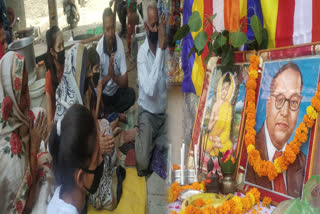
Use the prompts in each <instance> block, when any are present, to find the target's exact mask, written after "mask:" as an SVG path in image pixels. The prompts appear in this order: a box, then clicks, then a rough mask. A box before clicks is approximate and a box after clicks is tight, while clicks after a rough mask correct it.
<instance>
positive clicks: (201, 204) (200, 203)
mask: <svg viewBox="0 0 320 214" xmlns="http://www.w3.org/2000/svg"><path fill="white" fill-rule="evenodd" d="M204 205H206V203H205V202H204V201H203V200H202V198H199V199H197V200H195V201H194V206H196V207H203V206H204Z"/></svg>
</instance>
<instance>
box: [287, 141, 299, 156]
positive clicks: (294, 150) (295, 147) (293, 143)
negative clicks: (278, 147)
mask: <svg viewBox="0 0 320 214" xmlns="http://www.w3.org/2000/svg"><path fill="white" fill-rule="evenodd" d="M288 146H290V147H291V149H292V151H293V152H294V154H296V155H297V154H298V153H299V152H300V147H299V146H298V145H297V144H296V143H295V142H294V141H291V142H290V144H289V145H288Z"/></svg>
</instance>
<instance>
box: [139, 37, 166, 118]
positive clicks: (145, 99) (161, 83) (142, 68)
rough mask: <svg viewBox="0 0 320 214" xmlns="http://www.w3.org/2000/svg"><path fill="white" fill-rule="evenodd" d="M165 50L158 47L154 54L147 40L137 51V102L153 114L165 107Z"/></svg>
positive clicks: (160, 112) (162, 110)
mask: <svg viewBox="0 0 320 214" xmlns="http://www.w3.org/2000/svg"><path fill="white" fill-rule="evenodd" d="M165 55H166V51H165V50H162V49H160V48H159V45H158V47H157V50H156V56H155V55H154V54H153V53H152V51H151V49H150V47H149V43H148V40H147V39H146V41H145V42H144V43H143V45H142V46H141V47H140V49H139V52H138V63H137V65H138V83H139V98H138V104H139V106H141V107H142V108H143V109H145V110H147V111H148V112H150V113H154V114H163V113H165V111H166V109H167V104H168V102H167V97H168V95H167V91H168V79H167V69H166V66H165Z"/></svg>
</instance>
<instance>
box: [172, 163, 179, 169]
mask: <svg viewBox="0 0 320 214" xmlns="http://www.w3.org/2000/svg"><path fill="white" fill-rule="evenodd" d="M172 169H173V170H179V169H180V166H179V165H178V164H172Z"/></svg>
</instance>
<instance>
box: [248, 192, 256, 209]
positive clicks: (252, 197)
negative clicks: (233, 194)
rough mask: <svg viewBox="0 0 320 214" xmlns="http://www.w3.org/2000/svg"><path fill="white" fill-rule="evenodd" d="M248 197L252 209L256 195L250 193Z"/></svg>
mask: <svg viewBox="0 0 320 214" xmlns="http://www.w3.org/2000/svg"><path fill="white" fill-rule="evenodd" d="M246 195H247V196H248V198H250V201H251V207H253V205H254V204H255V199H254V195H253V194H252V193H251V192H248V193H247V194H246Z"/></svg>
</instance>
